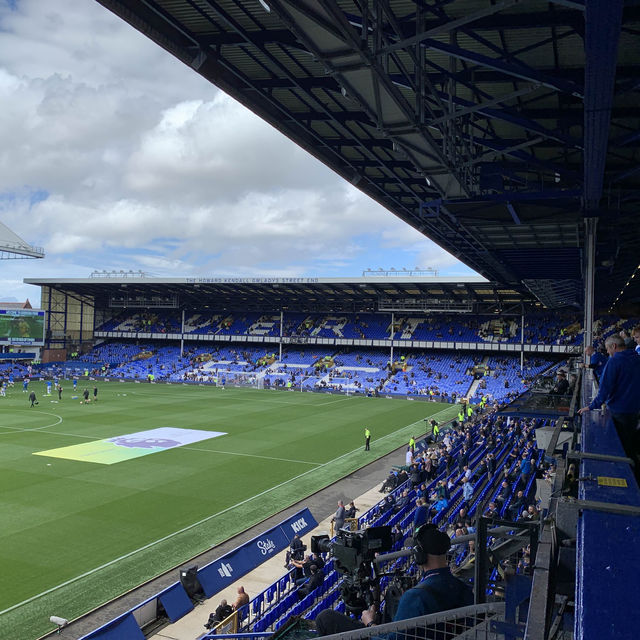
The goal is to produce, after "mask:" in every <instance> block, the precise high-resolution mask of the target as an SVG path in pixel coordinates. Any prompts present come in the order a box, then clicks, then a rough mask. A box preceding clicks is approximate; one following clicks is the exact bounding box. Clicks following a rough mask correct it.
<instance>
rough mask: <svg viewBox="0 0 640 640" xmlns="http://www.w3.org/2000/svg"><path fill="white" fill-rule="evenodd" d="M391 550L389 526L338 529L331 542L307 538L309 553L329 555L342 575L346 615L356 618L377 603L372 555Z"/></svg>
mask: <svg viewBox="0 0 640 640" xmlns="http://www.w3.org/2000/svg"><path fill="white" fill-rule="evenodd" d="M392 547H393V537H392V535H391V527H369V528H368V529H362V530H359V531H348V530H346V529H341V530H340V531H338V535H337V536H336V538H335V540H334V541H333V542H331V540H330V539H329V536H328V535H326V534H319V535H315V536H311V551H312V552H313V553H329V554H330V555H331V557H332V558H333V559H334V561H335V566H336V569H337V570H338V571H339V572H340V573H341V574H343V578H342V584H341V585H340V591H341V595H342V600H343V601H344V604H345V607H346V608H347V610H348V611H349V612H350V613H354V614H356V615H360V614H361V613H362V612H363V611H364V610H365V609H368V608H369V607H370V606H371V605H373V604H376V605H377V604H379V602H380V580H379V577H380V576H379V573H378V569H377V565H376V564H375V563H374V562H373V560H374V559H375V557H376V555H378V554H380V553H386V552H388V551H390V550H391V548H392Z"/></svg>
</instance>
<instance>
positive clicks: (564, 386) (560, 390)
mask: <svg viewBox="0 0 640 640" xmlns="http://www.w3.org/2000/svg"><path fill="white" fill-rule="evenodd" d="M568 391H569V381H568V380H567V374H566V373H565V372H564V371H558V379H557V381H556V384H555V386H554V387H553V389H551V395H554V396H564V395H566V394H567V392H568Z"/></svg>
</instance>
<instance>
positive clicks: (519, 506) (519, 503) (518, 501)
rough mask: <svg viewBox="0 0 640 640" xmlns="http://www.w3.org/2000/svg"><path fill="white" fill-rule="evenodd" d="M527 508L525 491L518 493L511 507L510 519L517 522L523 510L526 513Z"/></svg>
mask: <svg viewBox="0 0 640 640" xmlns="http://www.w3.org/2000/svg"><path fill="white" fill-rule="evenodd" d="M527 507H528V505H527V499H526V498H525V496H524V491H518V493H517V494H516V496H515V498H513V500H512V501H511V504H510V505H509V517H510V518H511V519H512V520H515V519H516V518H517V517H518V516H519V515H520V513H522V511H523V510H525V511H526V509H527Z"/></svg>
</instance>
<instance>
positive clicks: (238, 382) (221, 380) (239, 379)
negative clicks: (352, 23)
mask: <svg viewBox="0 0 640 640" xmlns="http://www.w3.org/2000/svg"><path fill="white" fill-rule="evenodd" d="M210 381H211V382H212V383H213V384H214V385H215V386H216V387H250V388H252V389H263V388H264V377H262V376H260V375H258V374H257V373H256V372H255V371H225V370H224V369H221V370H220V369H219V370H217V371H215V372H213V375H210Z"/></svg>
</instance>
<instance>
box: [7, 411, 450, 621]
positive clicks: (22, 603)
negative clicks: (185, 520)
mask: <svg viewBox="0 0 640 640" xmlns="http://www.w3.org/2000/svg"><path fill="white" fill-rule="evenodd" d="M450 409H451V408H450V407H448V408H447V409H443V410H442V411H438V412H437V413H435V414H433V416H432V417H435V416H439V415H440V414H441V413H444V412H445V411H449V410H450ZM422 421H423V419H420V420H416V421H415V422H412V423H411V424H408V425H405V426H404V427H400V429H397V430H396V431H393V432H391V433H388V434H387V435H385V436H382V437H381V438H378V439H377V442H380V441H381V440H385V439H386V438H388V437H390V436H393V435H395V434H397V433H400V432H401V431H404V430H405V429H408V428H409V427H413V426H415V425H417V424H420V423H421V422H422ZM361 450H362V447H358V448H357V449H353V451H349V452H347V453H343V454H342V455H341V456H338V457H337V458H334V459H333V460H329V461H328V462H323V463H322V464H320V465H319V466H317V467H316V468H315V469H309V470H308V471H303V472H302V473H300V474H298V475H297V476H294V477H293V478H289V480H285V481H284V482H281V483H280V484H277V485H275V486H273V487H270V488H269V489H265V490H264V491H261V492H260V493H257V494H256V495H255V496H251V497H250V498H247V499H246V500H242V501H241V502H238V503H236V504H234V505H231V506H230V507H227V508H226V509H222V510H221V511H218V512H217V513H213V514H212V515H210V516H207V517H206V518H203V519H202V520H198V522H194V523H193V524H190V525H188V526H186V527H183V528H182V529H179V530H178V531H174V532H173V533H170V534H168V535H166V536H164V537H162V538H159V539H158V540H155V541H154V542H150V543H149V544H146V545H144V546H143V547H140V548H139V549H134V550H133V551H130V552H129V553H125V554H124V555H122V556H120V557H118V558H114V559H113V560H110V561H109V562H106V563H105V564H103V565H100V566H99V567H95V568H93V569H90V570H89V571H85V573H82V574H80V575H79V576H76V577H75V578H71V579H70V580H67V581H66V582H62V583H60V584H58V585H56V586H55V587H51V588H50V589H47V590H46V591H42V592H41V593H38V594H37V595H35V596H31V597H30V598H27V599H26V600H23V601H22V602H18V603H17V604H14V605H13V606H11V607H8V608H7V609H4V610H3V611H0V616H1V615H3V614H5V613H8V612H9V611H13V610H14V609H17V608H19V607H21V606H22V605H25V604H28V603H29V602H33V601H34V600H37V599H38V598H41V597H42V596H46V595H48V594H49V593H53V592H54V591H57V590H58V589H61V588H62V587H66V586H67V585H69V584H73V583H74V582H77V581H78V580H81V579H82V578H86V577H87V576H90V575H92V574H94V573H97V572H98V571H101V570H102V569H106V568H107V567H110V566H111V565H114V564H116V563H118V562H120V561H121V560H126V559H127V558H130V557H131V556H134V555H135V554H136V553H140V551H145V550H146V549H150V548H151V547H154V546H155V545H157V544H160V543H161V542H165V541H166V540H170V539H171V538H174V537H175V536H177V535H180V534H181V533H184V532H185V531H189V530H190V529H193V528H194V527H197V526H199V525H201V524H204V523H205V522H208V521H209V520H213V519H214V518H217V517H218V516H221V515H223V514H225V513H227V512H229V511H232V510H233V509H235V508H237V507H241V506H242V505H244V504H247V503H248V502H251V501H252V500H255V499H256V498H261V497H262V496H264V495H266V494H267V493H270V492H271V491H274V490H275V489H279V488H280V487H284V486H285V485H287V484H290V483H291V482H294V481H295V480H299V479H300V478H303V477H304V476H306V475H309V474H310V473H313V472H314V471H317V470H318V469H321V468H322V467H326V466H327V465H329V464H332V463H334V462H337V461H338V460H341V459H342V458H346V457H347V456H350V455H352V454H354V453H357V452H358V451H361Z"/></svg>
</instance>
